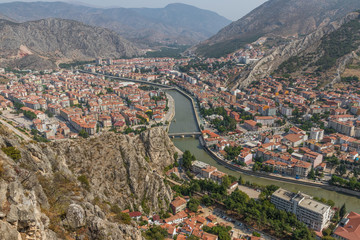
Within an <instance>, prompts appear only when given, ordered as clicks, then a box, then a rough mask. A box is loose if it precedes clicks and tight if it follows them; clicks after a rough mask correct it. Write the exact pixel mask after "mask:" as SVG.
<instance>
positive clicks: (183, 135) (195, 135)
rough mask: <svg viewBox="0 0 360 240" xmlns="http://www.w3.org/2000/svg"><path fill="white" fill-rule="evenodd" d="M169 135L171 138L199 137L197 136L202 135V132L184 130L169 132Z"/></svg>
mask: <svg viewBox="0 0 360 240" xmlns="http://www.w3.org/2000/svg"><path fill="white" fill-rule="evenodd" d="M168 135H169V137H171V138H175V137H181V138H185V137H193V138H195V137H197V136H201V132H183V133H168Z"/></svg>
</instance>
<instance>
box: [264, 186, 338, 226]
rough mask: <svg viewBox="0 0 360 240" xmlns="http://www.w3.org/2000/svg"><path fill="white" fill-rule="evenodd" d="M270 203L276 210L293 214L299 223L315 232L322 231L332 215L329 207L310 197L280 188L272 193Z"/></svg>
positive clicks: (332, 212)
mask: <svg viewBox="0 0 360 240" xmlns="http://www.w3.org/2000/svg"><path fill="white" fill-rule="evenodd" d="M271 202H272V203H273V204H274V205H275V207H276V208H277V209H280V210H285V211H287V212H291V213H294V214H295V215H296V217H297V219H298V220H299V221H301V222H303V223H305V224H306V225H307V226H308V227H309V228H311V229H314V230H315V231H322V230H323V229H324V228H325V227H326V226H327V225H328V224H329V223H330V220H331V218H332V216H333V214H334V211H333V210H332V209H331V207H330V206H328V205H326V204H323V203H321V202H318V201H315V200H313V199H312V197H311V196H309V195H306V194H303V193H301V192H298V193H293V192H289V191H287V190H285V189H282V188H279V189H278V190H277V191H275V192H274V193H273V195H272V196H271Z"/></svg>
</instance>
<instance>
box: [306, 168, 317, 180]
mask: <svg viewBox="0 0 360 240" xmlns="http://www.w3.org/2000/svg"><path fill="white" fill-rule="evenodd" d="M307 177H308V178H309V179H313V180H315V171H314V168H313V167H312V168H311V170H310V172H309V174H308V176H307Z"/></svg>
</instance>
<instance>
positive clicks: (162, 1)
mask: <svg viewBox="0 0 360 240" xmlns="http://www.w3.org/2000/svg"><path fill="white" fill-rule="evenodd" d="M18 1H25V0H18ZM33 1H34V0H33ZM33 1H29V0H26V2H33ZM48 1H53V0H48ZM58 1H61V0H58ZM72 1H73V2H76V0H72ZM266 1H267V0H79V2H84V3H86V4H91V5H93V6H97V7H115V6H117V7H156V8H157V7H164V6H166V5H167V4H169V3H176V2H181V3H186V4H190V5H193V6H196V7H199V8H203V9H208V10H212V11H214V12H217V13H219V14H220V15H222V16H224V17H227V18H228V19H230V20H238V19H239V18H241V17H242V16H244V15H245V14H247V13H248V12H250V11H251V10H252V9H254V8H256V7H257V6H259V5H260V4H262V3H264V2H266ZM0 2H1V3H3V2H13V1H9V0H0ZM68 2H71V1H68ZM10 17H11V16H10Z"/></svg>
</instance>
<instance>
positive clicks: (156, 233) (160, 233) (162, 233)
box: [144, 226, 168, 240]
mask: <svg viewBox="0 0 360 240" xmlns="http://www.w3.org/2000/svg"><path fill="white" fill-rule="evenodd" d="M144 235H145V238H146V239H148V240H163V239H165V237H167V235H168V233H167V231H166V229H164V228H161V227H160V226H154V227H151V228H150V229H148V230H147V231H146V232H145V234H144Z"/></svg>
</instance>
